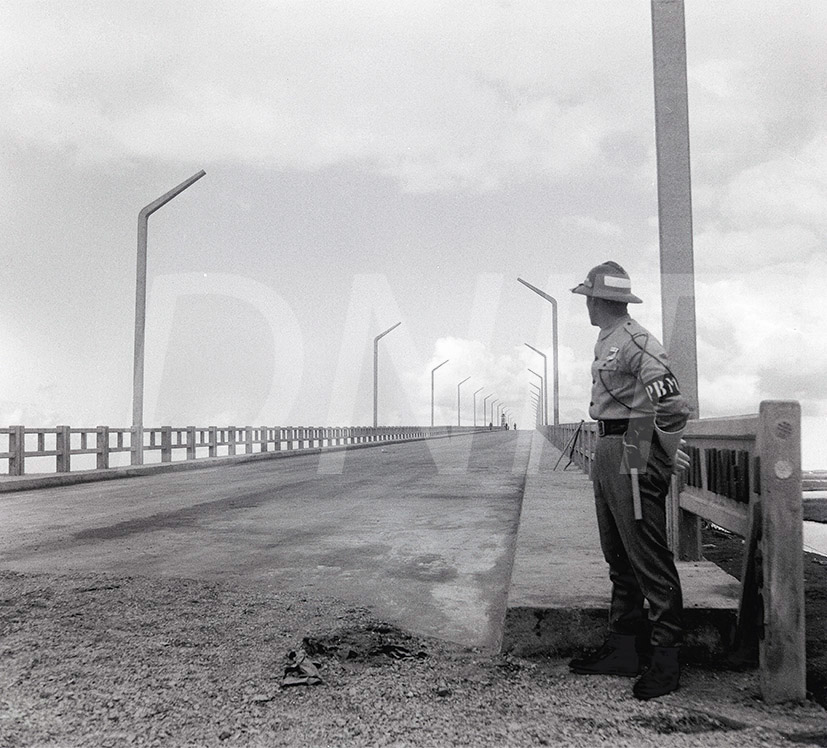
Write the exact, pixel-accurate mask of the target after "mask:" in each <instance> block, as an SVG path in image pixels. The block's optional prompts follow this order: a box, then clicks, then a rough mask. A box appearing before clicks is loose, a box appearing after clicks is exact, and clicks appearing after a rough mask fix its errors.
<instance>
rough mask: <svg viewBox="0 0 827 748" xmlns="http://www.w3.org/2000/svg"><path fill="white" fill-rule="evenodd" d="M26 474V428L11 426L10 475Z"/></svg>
mask: <svg viewBox="0 0 827 748" xmlns="http://www.w3.org/2000/svg"><path fill="white" fill-rule="evenodd" d="M25 472H26V427H25V426H9V475H24V474H25Z"/></svg>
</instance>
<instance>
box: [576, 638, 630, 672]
mask: <svg viewBox="0 0 827 748" xmlns="http://www.w3.org/2000/svg"><path fill="white" fill-rule="evenodd" d="M569 668H570V669H571V670H572V672H575V673H579V674H580V675H625V676H626V677H629V678H634V677H635V676H636V675H637V674H638V673H640V658H639V657H638V653H637V649H636V648H635V636H634V634H632V635H626V634H609V638H608V639H606V641H605V642H604V643H603V646H602V647H600V649H598V650H597V652H595V653H594V654H593V655H591V656H590V657H575V658H574V659H573V660H572V661H571V662H570V663H569Z"/></svg>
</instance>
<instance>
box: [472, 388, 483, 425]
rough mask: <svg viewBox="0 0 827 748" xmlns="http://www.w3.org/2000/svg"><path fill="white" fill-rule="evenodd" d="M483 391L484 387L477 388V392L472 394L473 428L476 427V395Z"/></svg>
mask: <svg viewBox="0 0 827 748" xmlns="http://www.w3.org/2000/svg"><path fill="white" fill-rule="evenodd" d="M484 389H485V387H480V388H479V389H478V390H477V391H476V392H475V393H474V426H475V427H476V425H477V394H478V393H480V392H482V391H483V390H484Z"/></svg>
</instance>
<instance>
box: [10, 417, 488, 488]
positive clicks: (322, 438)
mask: <svg viewBox="0 0 827 748" xmlns="http://www.w3.org/2000/svg"><path fill="white" fill-rule="evenodd" d="M476 430H479V429H477V428H475V427H471V426H463V427H460V426H434V427H425V426H380V427H377V428H374V427H368V426H364V427H361V426H356V427H316V426H243V427H239V426H204V427H201V426H185V427H176V426H162V427H159V428H145V429H144V444H143V452H144V454H147V453H149V454H152V453H160V461H161V462H172V461H173V460H182V459H183V460H195V459H199V458H204V457H221V456H232V455H238V454H253V453H257V452H284V451H298V450H303V449H314V448H323V447H334V446H340V445H348V444H367V443H372V442H390V441H404V440H409V439H427V438H429V437H434V436H445V435H449V434H460V433H470V432H473V431H476ZM132 434H133V431H132V429H130V428H112V427H109V426H97V427H94V428H72V427H70V426H55V427H53V428H26V427H25V426H8V427H6V428H0V475H3V474H6V475H10V476H21V475H25V474H26V462H27V460H30V459H32V458H53V459H54V463H53V464H54V470H55V472H58V473H68V472H71V470H72V458H73V457H78V456H81V455H94V456H95V466H94V469H97V470H106V469H108V468H110V467H112V456H113V455H117V454H119V453H131V452H132V446H133V445H132ZM4 441H5V443H4ZM4 467H5V470H3V468H4Z"/></svg>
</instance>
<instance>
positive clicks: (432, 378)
mask: <svg viewBox="0 0 827 748" xmlns="http://www.w3.org/2000/svg"><path fill="white" fill-rule="evenodd" d="M450 360H451V359H450V358H446V359H445V360H444V361H443V362H442V363H441V364H439V366H435V367H434V368H433V369H431V426H432V427H433V425H434V372H435V371H436V370H437V369H438V368H439V367H440V366H445V364H447V363H448V362H449V361H450Z"/></svg>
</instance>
